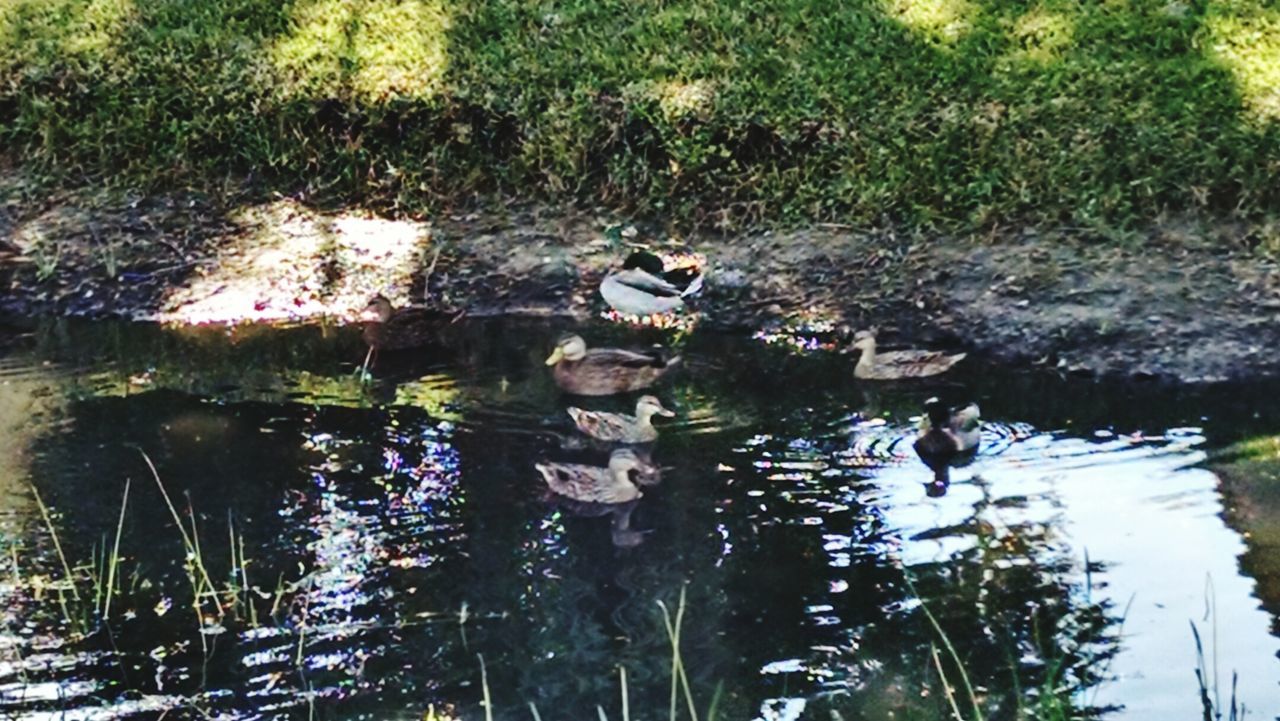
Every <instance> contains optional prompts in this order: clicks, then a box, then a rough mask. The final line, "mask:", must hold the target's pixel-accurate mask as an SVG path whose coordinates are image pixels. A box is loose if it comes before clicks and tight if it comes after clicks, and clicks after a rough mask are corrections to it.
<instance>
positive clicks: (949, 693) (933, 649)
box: [929, 643, 964, 721]
mask: <svg viewBox="0 0 1280 721" xmlns="http://www.w3.org/2000/svg"><path fill="white" fill-rule="evenodd" d="M929 655H930V656H932V657H933V665H934V666H935V667H937V669H938V678H939V679H940V680H941V681H942V693H943V695H945V696H946V697H947V704H948V705H950V706H951V713H952V714H954V715H955V717H956V721H964V715H963V714H961V713H960V706H959V705H958V704H957V703H956V694H955V690H954V689H952V688H951V683H950V682H948V681H947V672H946V671H944V670H943V669H942V658H941V657H939V656H938V647H937V646H936V645H934V644H932V643H931V644H929Z"/></svg>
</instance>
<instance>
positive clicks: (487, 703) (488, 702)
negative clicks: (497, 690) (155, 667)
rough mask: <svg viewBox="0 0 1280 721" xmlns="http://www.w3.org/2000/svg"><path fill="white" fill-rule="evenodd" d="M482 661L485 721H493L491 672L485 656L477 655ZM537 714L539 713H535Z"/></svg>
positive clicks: (481, 679)
mask: <svg viewBox="0 0 1280 721" xmlns="http://www.w3.org/2000/svg"><path fill="white" fill-rule="evenodd" d="M476 658H478V659H480V688H481V689H482V690H483V692H484V721H493V698H492V697H490V696H489V670H488V669H486V668H485V666H484V654H479V653H477V654H476ZM534 714H535V715H536V714H537V711H534Z"/></svg>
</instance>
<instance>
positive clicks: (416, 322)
mask: <svg viewBox="0 0 1280 721" xmlns="http://www.w3.org/2000/svg"><path fill="white" fill-rule="evenodd" d="M454 317H455V316H453V315H451V314H449V313H445V312H443V311H440V310H436V309H434V308H401V309H400V310H397V311H396V312H395V314H394V315H392V316H391V318H389V319H388V320H387V322H385V323H371V324H369V326H367V327H368V328H370V329H371V330H369V331H368V333H367V336H371V337H372V338H374V339H376V342H374V343H372V344H375V345H377V346H378V347H380V348H383V349H386V350H397V349H403V348H418V347H421V346H425V345H432V344H434V343H436V342H438V340H439V331H440V329H441V328H443V327H444V326H446V325H448V324H449V323H450V322H451V321H452V320H453V318H454ZM366 340H369V338H368V337H367V338H366Z"/></svg>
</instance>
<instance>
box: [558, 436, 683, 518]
mask: <svg viewBox="0 0 1280 721" xmlns="http://www.w3.org/2000/svg"><path fill="white" fill-rule="evenodd" d="M534 467H535V468H537V469H538V472H539V473H541V474H542V480H544V481H546V483H547V487H548V488H550V489H551V490H552V491H554V492H556V493H557V494H559V495H561V496H564V497H565V498H569V499H572V500H574V501H581V502H583V503H603V504H607V505H615V504H619V503H628V502H630V501H634V500H636V499H638V498H640V496H641V495H643V494H642V492H641V490H640V487H641V486H652V485H654V484H656V483H657V482H658V481H659V480H660V479H661V471H660V470H659V469H656V468H653V467H652V466H650V465H648V464H646V463H645V462H644V461H642V460H640V457H639V456H637V455H636V452H635V451H633V450H632V449H630V448H618V449H616V450H614V451H613V453H612V454H610V456H609V465H608V466H607V467H601V466H588V465H583V464H581V463H547V462H543V463H537V464H535V465H534ZM633 472H634V473H633Z"/></svg>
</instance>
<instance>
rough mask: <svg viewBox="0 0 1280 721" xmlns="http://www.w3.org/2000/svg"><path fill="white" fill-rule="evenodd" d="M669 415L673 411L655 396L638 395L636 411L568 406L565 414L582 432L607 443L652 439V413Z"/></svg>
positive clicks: (653, 434)
mask: <svg viewBox="0 0 1280 721" xmlns="http://www.w3.org/2000/svg"><path fill="white" fill-rule="evenodd" d="M655 415H657V416H663V417H666V418H670V417H672V416H674V415H675V413H673V412H672V411H669V410H667V409H666V408H664V407H663V406H662V401H660V400H658V398H657V397H656V396H640V400H638V401H636V414H635V415H634V416H629V415H627V414H625V413H606V412H604V411H584V410H582V409H581V408H570V409H569V417H570V418H572V419H573V423H574V425H576V426H577V427H578V430H580V431H582V432H583V433H585V434H587V435H589V436H591V437H592V438H595V439H597V440H601V441H609V442H611V443H652V442H653V441H656V440H657V439H658V429H657V428H654V426H653V417H654V416H655Z"/></svg>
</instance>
